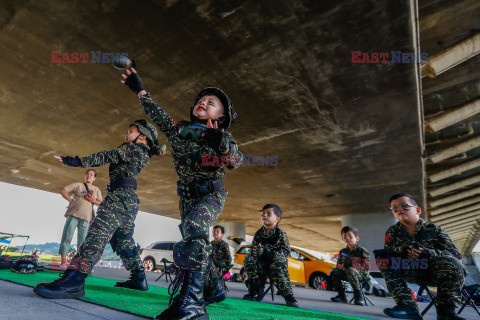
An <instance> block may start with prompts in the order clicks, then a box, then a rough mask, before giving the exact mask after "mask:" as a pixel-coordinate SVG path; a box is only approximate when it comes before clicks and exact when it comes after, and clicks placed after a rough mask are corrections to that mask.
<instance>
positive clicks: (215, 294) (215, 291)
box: [203, 277, 227, 306]
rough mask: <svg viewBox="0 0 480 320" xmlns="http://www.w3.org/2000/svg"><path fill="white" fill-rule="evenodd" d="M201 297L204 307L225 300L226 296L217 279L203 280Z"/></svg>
mask: <svg viewBox="0 0 480 320" xmlns="http://www.w3.org/2000/svg"><path fill="white" fill-rule="evenodd" d="M203 297H204V299H205V305H206V306H208V305H209V304H212V303H217V302H221V301H223V300H225V298H226V297H227V294H226V292H225V290H224V289H223V287H222V285H221V284H220V281H218V277H217V278H215V279H211V280H208V281H207V280H205V286H204V288H203Z"/></svg>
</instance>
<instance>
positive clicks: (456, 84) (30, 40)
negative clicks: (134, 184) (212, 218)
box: [0, 0, 479, 252]
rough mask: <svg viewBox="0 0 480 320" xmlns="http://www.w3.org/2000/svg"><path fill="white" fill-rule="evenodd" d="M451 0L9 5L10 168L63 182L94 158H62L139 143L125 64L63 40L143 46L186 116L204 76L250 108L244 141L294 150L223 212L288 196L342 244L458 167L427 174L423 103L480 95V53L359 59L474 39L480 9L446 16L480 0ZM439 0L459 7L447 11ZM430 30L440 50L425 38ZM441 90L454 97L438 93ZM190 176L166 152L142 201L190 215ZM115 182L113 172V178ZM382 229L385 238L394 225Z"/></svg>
mask: <svg viewBox="0 0 480 320" xmlns="http://www.w3.org/2000/svg"><path fill="white" fill-rule="evenodd" d="M422 2H425V3H424V4H422ZM444 2H445V3H447V4H448V5H447V4H445V5H440V4H438V3H434V2H433V1H420V2H419V4H418V7H417V3H416V2H415V1H390V2H379V1H374V0H359V1H287V0H282V1H262V2H261V3H258V2H256V1H245V2H242V3H239V2H224V1H192V0H188V1H174V0H173V1H142V2H138V3H135V4H134V5H133V4H132V5H125V4H124V3H123V2H121V1H93V0H92V1H83V2H66V1H60V0H54V1H48V2H47V1H3V2H2V3H1V4H0V70H2V72H0V110H1V114H2V116H1V117H0V135H1V136H2V139H0V150H1V152H0V180H1V181H4V182H8V183H13V184H18V185H23V186H27V187H33V188H37V189H41V190H46V191H51V192H58V190H59V189H60V188H61V187H63V186H65V185H67V184H69V183H71V182H72V181H77V180H79V178H81V177H82V175H83V169H77V168H68V167H65V166H62V165H60V164H59V163H58V162H56V161H55V160H54V159H53V158H52V156H53V155H54V154H61V155H80V156H83V155H88V154H90V153H94V152H97V151H100V150H104V149H110V148H113V147H116V146H118V145H119V144H120V143H122V142H123V136H124V133H125V131H126V128H127V126H128V124H129V123H130V122H131V121H132V120H135V119H138V118H145V117H146V116H145V115H144V114H143V111H142V110H141V108H140V106H139V103H138V99H137V98H136V97H135V95H134V94H132V93H131V92H130V91H129V90H128V89H127V88H125V87H123V86H122V85H121V84H120V82H119V81H120V72H119V71H118V70H116V69H114V68H113V67H112V66H111V65H109V64H99V63H70V64H66V63H62V64H55V63H51V60H52V51H62V52H68V53H73V52H88V53H90V52H91V51H102V52H127V53H128V55H129V57H131V58H136V59H137V61H138V70H139V73H140V74H141V75H142V77H143V79H144V84H145V86H146V88H147V90H148V91H150V92H152V94H153V97H154V99H155V100H156V101H157V102H158V103H159V104H161V105H162V106H164V108H165V110H166V111H167V112H168V113H169V114H170V115H171V116H172V117H173V118H175V119H186V118H187V117H188V109H189V107H190V106H191V104H192V102H193V98H194V96H195V94H196V93H197V91H199V90H200V89H201V88H203V87H205V86H218V87H221V88H224V89H225V91H227V92H228V93H229V94H230V96H231V98H232V100H233V102H234V104H235V107H236V110H237V113H238V118H237V120H236V122H235V124H234V126H233V128H232V132H233V135H234V136H235V137H236V139H237V141H238V143H239V146H240V149H241V151H242V152H243V153H245V154H249V155H252V156H278V165H277V166H245V167H241V168H239V169H238V170H237V171H234V172H228V174H227V178H226V179H225V184H226V186H227V189H228V191H229V197H228V199H227V203H226V207H225V209H224V212H223V214H222V215H221V217H220V221H243V222H245V223H246V228H247V233H249V234H252V233H253V232H254V231H255V230H256V229H257V228H258V227H259V226H260V222H259V214H258V211H257V210H258V209H259V208H261V207H262V206H263V204H265V203H267V202H275V203H278V204H279V205H280V206H281V207H282V208H283V209H284V213H285V216H284V217H285V218H284V220H283V221H282V223H281V225H282V228H284V229H285V230H286V231H287V233H288V234H289V237H290V241H291V243H292V244H295V245H299V246H304V247H308V248H312V249H316V250H321V251H327V252H328V251H330V252H333V251H338V249H339V248H340V247H341V246H342V243H341V241H340V240H339V238H340V237H339V230H340V228H341V217H342V216H344V215H351V214H354V215H365V219H368V214H369V213H376V214H379V213H384V214H385V215H387V216H389V217H390V216H391V213H389V211H388V209H387V208H388V204H387V199H388V197H389V196H390V195H392V194H393V193H396V192H409V193H411V194H412V195H413V196H414V197H416V198H417V199H418V200H419V203H421V204H422V205H423V206H424V207H426V203H427V202H426V201H427V200H428V201H429V202H428V203H429V206H430V207H431V206H432V205H431V201H430V200H431V199H433V198H432V197H431V195H429V196H428V197H426V195H425V194H426V186H425V181H426V174H430V173H433V172H436V171H437V170H440V169H442V168H443V166H444V164H443V163H442V164H439V165H437V164H435V165H431V166H428V167H426V168H427V170H425V165H424V162H425V160H424V154H425V151H424V141H425V137H424V134H423V132H424V131H423V113H424V110H423V103H425V105H426V108H425V113H427V114H429V113H434V112H437V111H438V110H437V109H438V108H439V107H438V106H439V105H442V106H444V107H446V106H450V105H452V104H456V103H458V101H459V97H462V99H463V98H466V97H467V94H464V93H460V92H463V91H461V90H462V88H463V87H462V84H465V85H466V84H469V85H470V88H472V92H469V94H471V95H468V97H469V98H472V97H473V95H474V92H475V93H476V94H478V85H477V83H478V80H477V79H478V76H479V73H478V71H477V70H475V68H474V64H475V59H471V60H470V61H468V62H466V63H463V64H460V65H458V66H457V67H455V69H452V71H447V72H446V73H445V75H436V77H434V78H429V77H425V78H423V80H421V71H420V66H419V65H418V64H414V63H374V64H368V63H352V62H351V60H352V56H351V52H352V51H362V52H368V53H373V52H390V51H402V52H409V53H419V51H420V50H421V51H422V52H423V51H424V50H426V51H428V52H429V53H430V52H437V51H440V50H439V49H440V48H439V47H438V46H436V45H435V43H437V42H438V41H443V42H442V43H443V46H449V45H451V44H453V43H456V42H457V41H460V40H462V39H463V38H466V35H465V33H462V30H464V29H467V28H469V27H472V26H471V25H469V22H471V24H473V23H474V22H475V21H479V20H478V19H474V18H478V11H477V16H475V15H474V14H471V15H468V19H464V20H463V22H462V27H463V28H464V29H462V30H456V29H454V30H452V28H450V27H449V26H448V25H445V24H443V23H442V19H449V17H450V14H454V15H457V16H462V15H463V14H464V13H462V11H461V10H464V12H468V11H469V10H471V9H472V8H476V7H477V6H478V4H476V3H475V1H463V2H462V3H465V5H464V6H460V7H459V6H457V5H455V3H457V1H444ZM422 5H423V7H422ZM431 6H434V9H431V8H430V9H429V7H431ZM418 8H420V10H417V9H418ZM435 8H438V10H440V12H442V13H443V14H442V15H441V16H439V17H432V15H435V14H438V12H437V11H438V10H437V11H435ZM429 10H432V11H431V12H430V11H429ZM417 12H419V13H420V24H419V25H417V22H418V20H417V18H418V16H417ZM422 14H423V16H422ZM429 19H430V20H429ZM452 19H453V18H452ZM470 20H471V21H470ZM424 21H425V22H424ZM453 21H455V20H453ZM419 26H420V29H419ZM432 29H433V30H434V31H435V32H434V34H435V36H430V37H429V36H428V35H430V34H431V32H432V31H431V30H432ZM423 33H426V34H427V36H425V38H426V42H425V46H424V45H423V42H420V43H419V42H418V39H419V35H420V39H422V38H423V37H424V35H423ZM446 34H448V37H447V36H446ZM444 38H445V39H446V38H448V41H447V40H442V39H444ZM420 48H421V49H420ZM424 48H425V49H424ZM430 56H431V54H430V55H429V57H430ZM90 60H91V59H90V58H89V62H90ZM431 69H432V68H430V69H429V70H431ZM453 70H455V72H456V74H455V75H450V76H449V73H450V72H453ZM422 72H423V70H422ZM422 82H423V86H424V88H425V89H424V92H423V101H422V92H421V85H422ZM452 88H454V89H455V90H456V91H454V92H452V91H451V90H452ZM457 89H459V90H460V91H459V90H457ZM442 90H443V91H442ZM475 90H476V91H475ZM444 92H445V94H444ZM447 92H448V94H446V93H447ZM438 96H443V97H445V96H448V101H449V102H448V103H447V102H445V103H443V102H442V103H440V104H439V103H435V102H432V98H431V97H438ZM443 99H444V100H443V101H445V100H447V98H443ZM450 100H451V101H450ZM460 100H461V99H460ZM454 101H456V102H454ZM473 127H474V129H473V130H476V129H477V127H478V126H476V125H475V124H474V125H473ZM445 130H446V131H445V135H446V136H449V135H454V134H455V133H453V132H450V131H448V130H450V129H449V128H447V129H445ZM442 134H443V131H442ZM426 137H427V139H429V140H427V142H429V141H431V140H432V139H433V138H432V136H431V134H428V135H427V136H426ZM442 137H443V136H442ZM160 140H161V141H165V139H164V138H163V137H161V138H160ZM429 150H430V149H429V147H428V148H427V151H429ZM477 153H478V152H477ZM427 154H428V152H427ZM467 156H470V155H469V154H467ZM474 156H475V155H474V152H472V155H471V157H474ZM455 161H465V160H455ZM449 179H450V178H449ZM452 179H453V178H452ZM455 179H456V178H455ZM176 180H177V177H176V174H175V172H174V169H173V165H172V160H171V157H170V156H169V155H167V156H165V157H162V158H154V159H153V161H152V163H151V164H150V165H149V166H148V167H147V168H146V169H145V170H144V172H143V173H142V174H141V176H140V178H139V189H138V195H139V197H140V199H141V202H142V206H141V210H143V211H147V212H151V213H154V214H159V215H163V216H168V217H173V218H178V217H179V214H178V198H177V195H176V193H175V186H176ZM448 182H450V181H449V180H448ZM107 183H108V179H107V169H106V168H105V167H104V168H100V170H99V179H97V184H98V185H99V186H100V187H102V188H104V187H105V186H106V185H107ZM428 187H429V189H428V190H430V187H431V188H432V189H433V187H436V185H435V186H434V185H432V184H429V185H428ZM32 214H33V213H32ZM426 217H428V218H430V217H431V215H430V214H429V215H427V216H426ZM375 222H376V221H372V222H371V223H372V224H373V223H375ZM152 232H155V230H154V228H152ZM363 232H364V234H368V230H364V231H363ZM472 232H473V231H472ZM368 236H372V237H374V238H376V239H379V243H381V241H382V240H383V234H382V233H379V234H378V235H377V234H375V235H368ZM468 239H469V240H468V241H466V240H465V239H464V238H462V239H460V238H459V239H458V241H459V242H458V244H459V245H461V246H462V248H463V249H462V250H464V251H465V250H466V248H470V247H469V246H471V244H472V243H473V242H472V241H474V240H475V239H474V237H471V238H468ZM470 249H471V248H470Z"/></svg>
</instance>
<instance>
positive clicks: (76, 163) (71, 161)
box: [62, 156, 82, 167]
mask: <svg viewBox="0 0 480 320" xmlns="http://www.w3.org/2000/svg"><path fill="white" fill-rule="evenodd" d="M62 161H63V164H65V165H67V166H69V167H81V166H82V161H80V158H79V157H78V156H76V157H75V158H74V157H62Z"/></svg>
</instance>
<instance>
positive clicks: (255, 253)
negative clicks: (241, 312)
mask: <svg viewBox="0 0 480 320" xmlns="http://www.w3.org/2000/svg"><path fill="white" fill-rule="evenodd" d="M260 211H262V223H263V227H261V228H260V229H259V230H258V231H257V232H255V235H254V237H253V242H252V251H251V252H250V254H249V255H248V256H246V257H245V262H244V263H245V271H246V273H247V276H248V280H247V281H246V282H245V284H246V285H247V288H248V292H249V293H248V294H246V295H245V296H244V297H243V299H245V300H257V301H260V300H261V299H262V298H263V287H264V285H265V281H266V278H267V275H268V274H269V273H270V274H271V275H272V277H273V280H275V281H276V282H277V285H278V289H279V292H280V293H281V294H282V296H283V298H284V299H285V302H286V305H287V306H290V307H295V308H298V304H297V300H296V299H295V298H294V296H293V291H292V286H291V285H290V275H289V274H288V260H287V258H288V256H289V255H290V244H289V242H288V237H287V233H286V232H285V231H283V230H281V229H280V228H279V227H278V226H277V224H278V223H279V222H280V220H281V218H282V210H281V209H280V207H279V206H277V205H276V204H266V205H265V206H264V207H263V209H262V210H260ZM271 280H272V279H271Z"/></svg>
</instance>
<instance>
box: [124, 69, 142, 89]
mask: <svg viewBox="0 0 480 320" xmlns="http://www.w3.org/2000/svg"><path fill="white" fill-rule="evenodd" d="M125 85H126V86H127V87H129V88H130V90H132V91H133V92H135V93H139V92H140V91H142V90H145V88H144V87H143V82H142V78H140V76H139V75H138V73H130V75H129V76H128V77H127V78H126V79H125Z"/></svg>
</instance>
